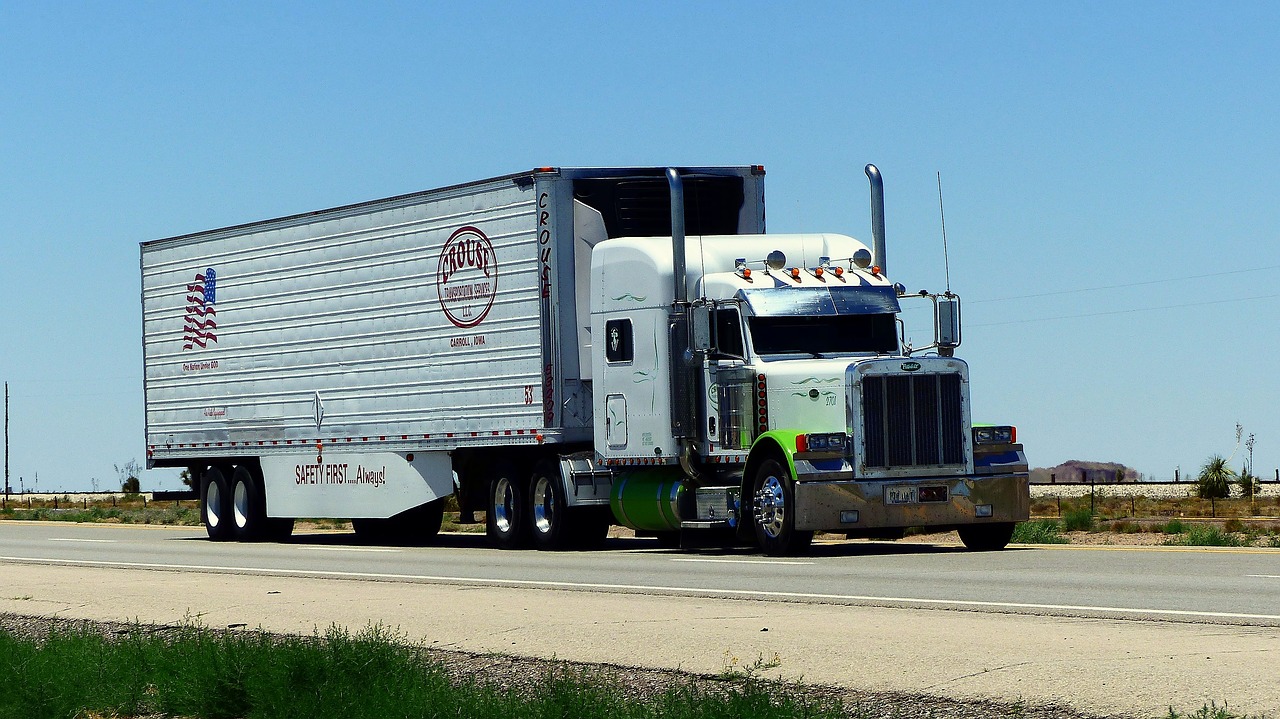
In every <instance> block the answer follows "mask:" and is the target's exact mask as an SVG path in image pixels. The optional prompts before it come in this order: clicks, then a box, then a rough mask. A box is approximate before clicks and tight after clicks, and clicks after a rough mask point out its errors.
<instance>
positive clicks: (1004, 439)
mask: <svg viewBox="0 0 1280 719" xmlns="http://www.w3.org/2000/svg"><path fill="white" fill-rule="evenodd" d="M1017 441H1018V428H1017V427H1011V426H999V427H974V428H973V443H974V444H975V445H977V444H1013V443H1015V442H1017Z"/></svg>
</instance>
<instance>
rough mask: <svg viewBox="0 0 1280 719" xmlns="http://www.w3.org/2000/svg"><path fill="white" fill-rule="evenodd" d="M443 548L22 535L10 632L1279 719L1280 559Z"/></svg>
mask: <svg viewBox="0 0 1280 719" xmlns="http://www.w3.org/2000/svg"><path fill="white" fill-rule="evenodd" d="M441 545H442V546H436V547H414V548H409V547H368V546H361V545H359V544H357V543H355V541H354V537H353V536H352V535H349V534H311V535H303V536H298V537H295V538H294V539H293V540H291V541H290V542H288V543H285V544H258V545H238V544H213V543H210V542H208V541H206V540H205V539H203V532H202V531H201V530H193V529H177V528H150V527H121V526H107V525H72V524H63V523H28V522H0V612H8V613H14V614H24V615H38V616H58V617H67V618H83V619H95V620H113V621H120V620H134V619H137V620H141V621H144V622H159V623H171V622H179V621H183V620H184V619H187V620H189V619H196V620H198V621H200V622H202V623H205V624H207V625H209V626H228V627H249V628H252V627H263V628H265V629H268V630H272V631H282V632H298V633H304V634H305V633H310V632H312V631H316V630H320V631H323V630H324V629H325V628H326V627H328V626H330V625H332V624H336V625H339V626H346V627H350V628H353V629H359V628H361V627H363V626H366V625H369V624H376V623H381V624H383V625H385V626H391V627H395V628H397V629H398V630H399V631H401V632H402V633H403V634H404V635H405V636H407V637H408V638H409V639H411V640H413V641H420V642H422V643H424V644H427V645H429V646H434V647H439V648H451V649H457V650H463V651H469V652H499V653H511V654H519V655H525V656H535V657H543V658H550V657H556V658H560V659H567V660H574V661H584V662H597V663H613V664H623V665H631V666H644V667H655V668H679V669H683V670H687V671H694V672H704V673H717V672H719V671H722V670H724V669H733V668H741V667H742V666H744V665H750V664H751V663H753V662H755V661H756V660H757V659H763V660H765V662H766V663H767V664H769V665H770V668H769V669H767V670H766V671H764V672H763V673H764V674H766V675H769V676H779V677H783V678H787V679H803V680H804V681H808V682H814V683H821V684H836V685H842V686H848V687H851V688H855V689H864V690H872V691H892V692H905V693H926V694H935V695H942V696H950V697H960V698H983V697H987V698H989V697H994V698H1000V699H1004V700H1006V701H1026V702H1028V703H1032V704H1041V703H1053V702H1060V703H1065V704H1068V705H1070V706H1073V707H1076V708H1079V709H1082V710H1085V711H1091V712H1096V713H1100V714H1107V715H1119V714H1127V715H1131V716H1144V717H1156V716H1164V715H1165V714H1167V710H1168V707H1170V706H1173V707H1175V708H1177V709H1178V710H1180V711H1183V712H1191V711H1194V710H1196V709H1198V708H1199V707H1200V706H1201V705H1202V704H1204V703H1207V702H1209V701H1215V702H1217V703H1218V704H1219V705H1221V704H1222V703H1223V702H1224V701H1226V702H1228V703H1229V704H1230V706H1231V708H1232V710H1233V711H1241V712H1249V713H1250V714H1253V715H1256V714H1261V713H1264V712H1265V713H1268V714H1269V716H1271V717H1273V718H1275V717H1280V629H1278V628H1277V627H1280V551H1276V550H1212V549H1186V548H1125V549H1119V548H1083V547H1079V548H1015V549H1011V550H1007V551H1004V552H995V553H984V554H975V553H968V552H965V551H963V550H962V549H960V548H958V547H951V546H919V545H912V544H906V543H899V544H892V543H841V544H833V545H821V546H818V547H816V548H815V552H814V554H813V556H810V557H805V558H797V559H770V558H766V557H761V556H758V555H754V554H750V553H746V552H700V553H680V552H675V551H669V550H663V549H660V548H658V547H657V545H656V544H655V543H653V542H651V541H648V540H615V541H612V543H611V544H610V545H609V547H608V548H607V550H605V551H597V552H588V553H544V552H533V551H529V552H501V551H496V550H490V549H488V548H487V547H486V546H485V545H484V540H483V538H482V537H479V536H459V535H450V536H445V537H442V538H441ZM775 658H776V662H774V661H773V660H774V659H775ZM775 663H776V666H773V665H774V664H775Z"/></svg>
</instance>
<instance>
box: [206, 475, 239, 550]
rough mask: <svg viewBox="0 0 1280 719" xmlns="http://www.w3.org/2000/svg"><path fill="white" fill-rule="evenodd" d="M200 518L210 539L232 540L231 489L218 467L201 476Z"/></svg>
mask: <svg viewBox="0 0 1280 719" xmlns="http://www.w3.org/2000/svg"><path fill="white" fill-rule="evenodd" d="M200 517H201V518H202V519H203V520H204V531H205V532H206V533H208V535H209V539H211V540H213V541H215V542H225V541H227V540H228V539H231V538H232V525H231V488H230V487H229V486H228V483H227V478H226V476H224V475H223V474H222V470H220V469H218V468H217V467H210V468H208V469H206V470H205V471H204V472H202V473H201V474H200Z"/></svg>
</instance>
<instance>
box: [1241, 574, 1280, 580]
mask: <svg viewBox="0 0 1280 719" xmlns="http://www.w3.org/2000/svg"><path fill="white" fill-rule="evenodd" d="M1244 576H1246V577H1252V578H1254V579H1280V574H1246V575H1244Z"/></svg>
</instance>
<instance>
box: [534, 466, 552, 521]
mask: <svg viewBox="0 0 1280 719" xmlns="http://www.w3.org/2000/svg"><path fill="white" fill-rule="evenodd" d="M554 492H555V490H554V489H552V488H551V480H550V479H548V478H547V477H538V481H537V483H536V484H534V486H533V526H534V529H536V530H537V531H538V534H550V533H551V530H552V528H553V527H555V522H556V497H555V493H554Z"/></svg>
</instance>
